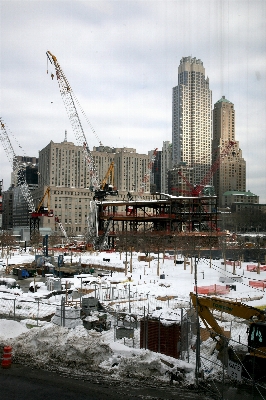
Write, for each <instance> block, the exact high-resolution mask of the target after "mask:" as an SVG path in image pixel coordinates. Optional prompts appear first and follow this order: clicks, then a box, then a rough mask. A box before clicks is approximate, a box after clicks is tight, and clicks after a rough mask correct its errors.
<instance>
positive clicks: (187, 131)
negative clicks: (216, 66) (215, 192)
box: [172, 57, 212, 185]
mask: <svg viewBox="0 0 266 400" xmlns="http://www.w3.org/2000/svg"><path fill="white" fill-rule="evenodd" d="M172 144H173V167H174V166H178V165H179V164H180V163H182V165H186V166H187V167H188V168H191V167H192V168H193V175H192V182H191V184H193V185H195V184H198V183H200V182H201V181H202V179H203V178H204V177H205V175H206V173H207V172H208V171H209V169H210V166H211V144H212V92H211V90H210V89H209V78H208V77H207V78H206V77H205V68H204V66H203V62H202V61H201V60H199V59H196V58H195V57H194V58H192V57H183V58H182V59H181V61H180V65H179V67H178V86H176V87H174V88H173V96H172Z"/></svg>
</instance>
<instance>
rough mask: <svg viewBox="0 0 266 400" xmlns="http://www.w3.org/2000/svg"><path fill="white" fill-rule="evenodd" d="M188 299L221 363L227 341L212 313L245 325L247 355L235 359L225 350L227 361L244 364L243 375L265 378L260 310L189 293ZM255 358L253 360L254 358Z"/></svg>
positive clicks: (265, 335)
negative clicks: (206, 331) (244, 322)
mask: <svg viewBox="0 0 266 400" xmlns="http://www.w3.org/2000/svg"><path fill="white" fill-rule="evenodd" d="M190 297H191V300H192V303H193V306H194V308H195V309H196V311H197V314H198V316H199V317H200V318H201V320H202V322H203V323H204V325H205V327H206V329H207V330H208V331H209V333H210V336H211V338H212V339H214V340H215V341H216V343H217V345H216V349H217V350H218V351H219V358H220V359H221V361H222V360H223V359H225V358H224V354H222V353H223V351H224V349H225V348H227V345H228V337H227V336H226V334H225V332H224V329H223V328H222V327H221V326H220V325H219V324H218V322H217V321H216V318H215V317H214V315H213V314H212V310H217V311H220V312H225V313H227V314H230V315H234V316H235V317H238V318H242V319H244V320H246V321H247V322H248V343H247V345H248V352H247V353H245V354H244V355H243V354H237V355H235V354H234V353H233V352H232V351H230V349H229V348H228V355H229V359H232V360H233V361H236V362H239V361H240V360H241V361H242V362H243V364H244V366H245V370H246V371H251V373H254V371H255V375H256V377H258V376H259V377H262V376H263V377H264V379H265V376H264V374H265V375H266V370H265V367H266V322H265V321H266V314H265V312H264V311H263V310H260V309H258V308H254V307H251V306H248V305H246V304H243V303H241V302H237V301H230V300H224V299H220V298H216V297H208V296H199V295H196V294H194V293H190ZM254 357H255V358H254Z"/></svg>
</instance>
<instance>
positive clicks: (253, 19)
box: [0, 0, 266, 203]
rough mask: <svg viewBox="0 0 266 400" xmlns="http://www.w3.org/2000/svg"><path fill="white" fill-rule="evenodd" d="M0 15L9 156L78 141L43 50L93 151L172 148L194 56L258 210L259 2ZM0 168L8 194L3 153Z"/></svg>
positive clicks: (10, 9) (263, 45) (263, 168)
mask: <svg viewBox="0 0 266 400" xmlns="http://www.w3.org/2000/svg"><path fill="white" fill-rule="evenodd" d="M0 12H1V64H0V85H1V86H0V87H1V91H0V94H1V100H0V101H1V103H0V110H1V112H0V116H1V117H2V118H3V120H4V122H5V123H6V124H7V126H8V128H9V129H10V130H11V132H12V134H13V135H14V136H12V135H11V137H10V139H11V141H12V144H13V147H14V150H15V152H16V153H17V154H19V155H23V154H24V155H28V156H36V157H38V151H39V150H41V149H42V148H44V147H45V146H46V145H47V144H48V143H49V142H50V141H51V140H53V141H54V142H62V141H63V140H64V137H65V130H67V138H68V141H72V142H74V143H75V142H76V141H75V136H74V134H73V132H72V129H71V125H70V122H69V120H68V117H67V113H66V111H65V108H64V105H63V101H62V99H61V97H60V93H59V89H58V84H57V81H56V80H55V79H54V80H52V79H51V73H54V69H53V66H52V65H51V64H49V65H48V75H47V58H46V51H47V50H49V51H51V53H53V54H54V55H55V56H56V57H57V59H58V62H59V63H60V65H61V67H62V69H63V71H64V72H65V75H66V77H67V78H68V80H69V82H70V84H71V87H72V89H73V91H74V93H75V95H76V97H77V98H78V100H79V102H80V104H81V105H82V108H83V109H84V110H85V112H86V115H87V117H88V119H89V121H90V123H91V124H92V126H93V128H94V130H95V133H96V135H95V134H94V133H93V132H92V131H91V129H90V128H89V126H88V124H87V123H86V121H82V124H83V127H84V131H85V134H86V137H87V140H88V143H89V147H90V149H91V150H92V149H93V146H97V145H99V140H100V141H101V142H102V143H103V144H104V145H107V146H111V147H123V146H125V147H134V148H136V150H137V152H138V153H143V154H147V152H148V151H149V150H152V149H154V148H156V147H158V149H159V150H160V149H161V148H162V143H163V141H165V140H169V141H172V88H173V87H174V86H176V85H177V83H178V65H179V63H180V59H181V58H182V57H183V56H189V55H190V56H192V57H196V58H199V59H201V60H202V61H203V64H204V67H205V72H206V76H208V77H209V80H210V89H211V90H212V100H213V104H214V103H215V102H216V101H217V100H219V99H220V98H221V97H222V96H223V95H224V96H225V97H226V98H227V99H228V100H230V101H231V102H232V103H234V105H235V113H236V140H238V141H239V142H240V148H241V149H242V151H243V156H244V158H245V160H246V162H247V189H249V190H251V191H252V192H253V193H255V194H257V195H259V196H260V202H261V203H266V184H265V175H266V138H265V129H266V117H265V114H266V52H265V50H266V24H265V21H266V1H265V0H250V1H245V0H240V1H238V0H195V1H193V0H186V1H181V0H175V1H171V0H170V1H167V0H163V1H160V0H158V1H154V0H149V1H141V0H136V1H133V0H129V1H126V0H124V1H115V0H113V1H112V0H111V1H100V0H96V1H89V0H86V1H79V0H76V1H74V0H73V1H64V0H61V1H56V0H54V1H49V0H43V1H34V0H31V1H27V0H24V1H22V0H21V1H13V0H7V1H5V0H1V1H0ZM18 143H19V144H20V146H21V147H19V146H18ZM22 149H23V151H22ZM0 168H1V174H0V175H1V176H0V179H3V181H4V189H5V190H6V189H8V187H9V184H10V173H11V166H10V164H9V162H8V159H7V156H6V154H5V152H4V150H3V148H2V146H1V147H0Z"/></svg>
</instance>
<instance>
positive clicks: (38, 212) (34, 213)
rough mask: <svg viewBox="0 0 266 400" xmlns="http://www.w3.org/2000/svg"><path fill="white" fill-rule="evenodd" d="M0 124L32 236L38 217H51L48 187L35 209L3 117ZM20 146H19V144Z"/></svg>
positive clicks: (3, 142) (0, 137) (4, 146)
mask: <svg viewBox="0 0 266 400" xmlns="http://www.w3.org/2000/svg"><path fill="white" fill-rule="evenodd" d="M0 125H1V134H0V141H1V142H2V145H3V148H4V150H5V153H6V155H7V158H8V160H9V162H10V164H11V167H12V169H13V171H14V174H15V177H16V180H17V184H18V186H19V187H20V189H21V193H22V196H23V198H24V200H25V201H26V204H27V206H28V210H29V212H30V221H29V222H30V237H31V238H32V236H33V234H34V233H36V232H38V231H39V217H43V216H45V217H53V210H50V188H49V187H48V188H47V189H46V192H45V194H44V195H43V198H42V199H41V201H40V203H39V205H38V206H37V208H36V209H35V206H34V202H33V198H32V194H31V192H30V189H29V186H28V184H27V182H26V179H25V176H24V173H23V169H22V167H21V165H20V162H19V161H18V158H17V156H16V154H15V151H14V149H13V146H12V144H11V141H10V138H9V134H10V132H9V134H8V131H9V130H8V128H7V127H6V125H5V124H4V122H3V119H2V118H0ZM20 147H21V146H20ZM45 197H48V207H44V205H43V203H44V199H45Z"/></svg>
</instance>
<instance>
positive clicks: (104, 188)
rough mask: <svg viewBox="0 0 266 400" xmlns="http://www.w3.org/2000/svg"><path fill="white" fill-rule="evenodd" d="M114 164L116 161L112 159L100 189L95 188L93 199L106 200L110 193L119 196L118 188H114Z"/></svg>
mask: <svg viewBox="0 0 266 400" xmlns="http://www.w3.org/2000/svg"><path fill="white" fill-rule="evenodd" d="M114 166H115V163H114V162H113V161H112V162H111V164H110V166H109V168H108V170H107V172H106V174H105V177H104V178H103V180H102V183H101V185H100V189H98V190H95V194H94V197H93V200H105V198H106V197H107V196H108V195H109V196H118V190H116V189H114ZM108 182H109V183H108Z"/></svg>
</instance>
